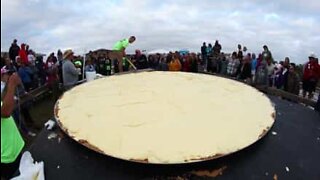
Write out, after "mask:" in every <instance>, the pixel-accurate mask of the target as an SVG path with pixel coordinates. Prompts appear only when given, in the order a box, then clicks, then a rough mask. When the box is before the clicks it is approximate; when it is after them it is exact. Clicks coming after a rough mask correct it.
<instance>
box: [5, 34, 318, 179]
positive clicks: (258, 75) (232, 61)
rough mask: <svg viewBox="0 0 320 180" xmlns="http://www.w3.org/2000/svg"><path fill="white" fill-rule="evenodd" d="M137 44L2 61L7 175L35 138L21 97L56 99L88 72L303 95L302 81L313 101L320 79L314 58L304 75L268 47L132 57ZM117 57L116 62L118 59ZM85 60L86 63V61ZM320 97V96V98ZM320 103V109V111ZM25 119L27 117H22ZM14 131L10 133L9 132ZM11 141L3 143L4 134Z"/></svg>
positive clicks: (19, 51)
mask: <svg viewBox="0 0 320 180" xmlns="http://www.w3.org/2000/svg"><path fill="white" fill-rule="evenodd" d="M134 41H135V37H134V36H131V37H130V38H128V39H124V40H121V41H119V42H117V44H116V45H117V46H119V47H117V48H116V49H114V50H111V51H106V52H102V53H101V52H100V53H99V52H96V51H93V52H92V51H90V52H89V53H88V54H87V55H86V56H85V57H81V56H75V54H74V52H73V51H72V50H70V49H69V50H66V51H64V53H63V52H62V51H61V50H58V52H57V56H56V55H55V53H51V54H50V55H49V56H48V58H47V59H46V61H44V60H43V56H38V55H37V54H36V53H35V52H34V51H33V50H31V49H30V47H29V45H27V44H25V43H22V44H21V45H20V46H19V45H18V44H17V40H14V41H13V43H12V45H11V47H10V49H9V56H7V57H1V147H4V146H8V147H9V145H8V144H10V143H11V142H15V143H14V144H16V145H18V146H15V147H13V148H11V146H10V148H9V149H7V153H9V154H7V155H5V156H4V157H5V158H3V153H2V150H1V168H4V169H5V172H6V174H12V172H11V171H12V169H17V167H16V166H17V165H18V164H19V162H17V160H18V159H19V158H18V156H19V154H20V155H21V153H20V152H21V150H22V147H23V146H24V141H23V139H22V137H21V135H20V133H19V131H18V128H17V126H15V125H14V124H17V125H19V126H18V127H19V129H20V130H21V131H22V132H23V133H25V134H26V135H30V136H35V134H34V133H33V132H32V131H31V130H30V126H32V124H33V120H32V117H31V116H30V113H29V109H30V103H28V102H27V103H24V104H23V105H21V106H15V105H14V104H15V103H14V102H16V101H19V97H20V95H21V94H23V95H26V94H28V92H30V91H31V90H33V89H36V88H38V87H40V86H44V85H48V87H49V88H50V90H51V91H52V93H53V96H52V97H53V98H54V99H55V100H56V99H57V98H58V96H59V93H60V90H69V89H71V88H72V87H74V86H75V85H76V84H77V83H78V82H79V81H81V80H82V79H84V78H85V72H97V73H99V74H102V75H105V76H109V75H112V74H114V73H117V72H122V71H129V70H130V69H132V68H133V67H134V68H137V69H146V68H152V69H154V70H158V71H183V72H192V73H197V72H201V71H204V72H209V73H215V74H219V75H222V76H228V77H231V78H234V79H237V80H241V81H243V82H245V83H248V84H250V85H264V86H269V87H274V88H278V89H282V90H284V91H287V92H290V93H293V94H296V95H299V92H300V82H302V89H303V93H302V94H303V96H304V97H306V96H307V95H308V98H312V97H313V96H314V92H315V90H316V86H317V83H318V81H319V79H320V66H319V60H318V58H317V57H316V55H315V54H311V55H310V56H309V57H308V58H309V61H308V62H306V63H305V64H304V65H303V68H302V70H303V72H302V75H299V73H297V66H296V65H295V64H294V63H291V62H290V59H289V58H288V57H286V58H285V59H284V60H283V61H280V62H276V61H275V60H274V59H273V56H272V53H271V51H270V50H269V48H268V47H267V46H266V45H264V46H263V51H262V52H261V53H259V54H257V55H256V54H255V53H251V52H248V49H247V48H246V47H243V48H242V46H241V45H240V44H239V45H238V49H237V51H234V52H232V53H231V54H225V53H224V52H222V46H221V44H220V43H219V41H216V42H215V44H214V46H212V45H211V44H208V46H207V45H206V43H203V45H202V47H201V53H189V52H183V53H182V52H179V51H176V52H169V53H167V54H160V53H157V54H149V55H146V54H143V53H141V51H140V50H136V52H135V54H134V55H126V54H125V52H124V49H125V47H127V46H128V45H129V44H130V43H133V42H134ZM112 57H114V58H112ZM84 60H85V61H84ZM319 96H320V95H319ZM319 100H320V98H318V105H317V108H318V109H319V106H320V101H319ZM20 114H22V116H20ZM9 131H10V132H9ZM5 132H6V133H7V135H6V136H8V134H9V136H10V138H11V139H3V137H4V136H3V135H2V134H3V133H5Z"/></svg>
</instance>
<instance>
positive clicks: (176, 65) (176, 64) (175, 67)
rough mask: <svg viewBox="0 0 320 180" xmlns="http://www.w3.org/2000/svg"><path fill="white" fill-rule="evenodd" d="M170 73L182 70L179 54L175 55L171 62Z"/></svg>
mask: <svg viewBox="0 0 320 180" xmlns="http://www.w3.org/2000/svg"><path fill="white" fill-rule="evenodd" d="M168 66H169V71H180V70H181V63H180V60H179V59H178V56H177V54H175V55H173V57H172V61H171V62H169V65H168Z"/></svg>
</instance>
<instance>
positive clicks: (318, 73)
mask: <svg viewBox="0 0 320 180" xmlns="http://www.w3.org/2000/svg"><path fill="white" fill-rule="evenodd" d="M316 59H317V57H316V55H315V54H311V55H310V56H309V62H308V63H307V64H306V65H305V67H304V71H303V79H302V88H303V97H305V96H306V95H307V92H308V97H309V98H312V97H313V92H314V91H315V90H316V85H317V82H318V80H319V78H320V66H319V63H318V62H317V61H316Z"/></svg>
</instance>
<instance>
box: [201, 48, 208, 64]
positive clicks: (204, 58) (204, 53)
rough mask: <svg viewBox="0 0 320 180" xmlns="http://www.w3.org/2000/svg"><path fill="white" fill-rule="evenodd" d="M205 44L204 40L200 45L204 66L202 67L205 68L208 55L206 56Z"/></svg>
mask: <svg viewBox="0 0 320 180" xmlns="http://www.w3.org/2000/svg"><path fill="white" fill-rule="evenodd" d="M207 55H208V54H207V45H206V43H205V42H204V43H203V45H202V46H201V56H202V57H201V58H202V65H203V66H204V69H205V70H207V60H208V56H207Z"/></svg>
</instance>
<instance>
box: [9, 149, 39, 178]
mask: <svg viewBox="0 0 320 180" xmlns="http://www.w3.org/2000/svg"><path fill="white" fill-rule="evenodd" d="M33 161H34V160H33V158H32V156H31V153H30V152H29V151H26V152H24V153H23V154H22V157H21V160H20V166H19V171H20V175H19V176H17V177H14V178H12V179H11V180H26V179H33V180H45V178H44V164H43V161H41V162H39V163H38V162H35V163H33Z"/></svg>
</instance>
